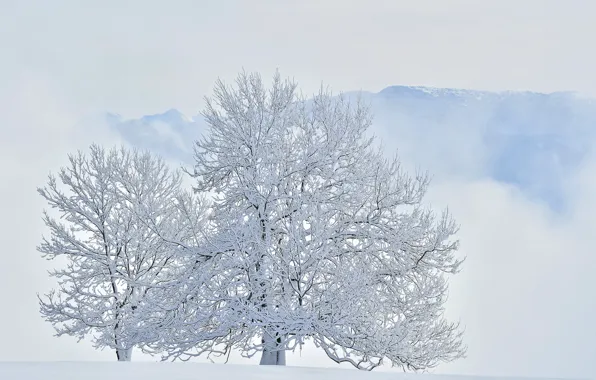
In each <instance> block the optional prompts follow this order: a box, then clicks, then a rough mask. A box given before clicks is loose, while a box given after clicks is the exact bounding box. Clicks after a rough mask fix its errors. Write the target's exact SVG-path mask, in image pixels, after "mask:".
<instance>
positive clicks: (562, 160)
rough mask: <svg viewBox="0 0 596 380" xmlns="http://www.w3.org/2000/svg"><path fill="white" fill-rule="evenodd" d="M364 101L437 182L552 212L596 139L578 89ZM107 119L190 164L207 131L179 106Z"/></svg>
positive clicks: (387, 96) (434, 92)
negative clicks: (496, 188)
mask: <svg viewBox="0 0 596 380" xmlns="http://www.w3.org/2000/svg"><path fill="white" fill-rule="evenodd" d="M356 94H357V93H355V92H350V93H346V96H348V97H352V96H354V95H356ZM361 96H362V99H363V100H364V101H365V102H367V103H369V104H370V105H371V108H372V112H373V113H374V116H375V119H374V120H375V122H374V126H373V131H374V132H375V133H376V134H377V135H379V137H381V140H382V141H383V143H384V144H385V145H389V148H392V149H394V148H397V149H399V151H400V155H401V156H402V157H404V158H405V159H406V160H408V161H410V162H413V163H416V164H417V165H419V166H421V167H422V168H426V169H428V170H429V171H430V172H431V173H433V174H435V175H437V176H438V177H450V176H466V177H469V176H472V177H482V176H487V177H490V178H492V179H494V180H496V181H499V182H504V183H507V184H510V185H512V186H516V187H517V188H519V189H520V190H521V191H522V192H523V193H524V194H525V195H526V196H528V197H531V198H535V199H537V200H538V201H542V202H546V203H547V204H548V205H549V206H550V207H551V208H552V209H554V210H564V208H565V203H566V202H565V189H564V181H565V178H566V177H567V176H568V175H570V174H571V173H573V171H574V170H576V169H577V168H578V167H579V165H580V164H581V162H582V160H583V159H584V157H585V156H586V154H587V153H588V152H589V151H590V149H591V146H592V145H593V144H594V142H596V128H595V126H596V103H595V102H594V100H592V99H586V98H582V97H580V96H578V95H577V94H575V93H573V92H554V93H550V94H544V93H537V92H528V91H523V92H519V91H506V92H490V91H477V90H463V89H451V88H433V87H424V86H390V87H387V88H385V89H383V90H381V91H380V92H378V93H370V92H362V93H361ZM107 120H108V123H109V125H110V126H111V128H113V129H114V130H116V131H117V132H118V133H119V134H120V135H121V136H122V137H123V138H124V139H125V140H126V141H128V142H129V143H131V144H132V145H135V146H139V147H142V148H148V149H151V150H154V151H156V152H158V153H160V154H162V155H164V156H166V157H168V158H170V159H174V160H177V161H180V162H186V163H191V151H192V144H193V142H194V141H195V140H196V139H197V138H198V137H199V136H200V134H201V131H202V130H203V129H204V121H203V120H202V118H201V117H200V116H198V117H193V118H188V117H186V116H184V115H182V114H181V113H180V112H178V111H177V110H175V109H170V110H168V111H166V112H164V113H162V114H154V115H147V116H144V117H141V118H139V119H131V120H125V119H123V118H122V117H120V116H118V115H113V114H108V115H107Z"/></svg>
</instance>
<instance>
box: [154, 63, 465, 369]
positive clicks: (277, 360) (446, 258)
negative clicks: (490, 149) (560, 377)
mask: <svg viewBox="0 0 596 380" xmlns="http://www.w3.org/2000/svg"><path fill="white" fill-rule="evenodd" d="M203 115H204V117H205V119H206V122H207V124H208V127H209V128H208V130H207V131H206V135H204V136H203V138H202V139H200V140H199V141H198V142H197V143H196V147H195V158H196V166H195V168H194V172H193V173H192V174H193V176H194V177H195V178H196V190H197V191H198V192H201V193H203V194H211V195H212V198H211V203H210V208H211V210H210V217H209V222H208V224H207V225H206V226H205V229H204V232H205V236H204V240H203V241H202V242H201V244H200V245H199V246H197V247H196V250H195V255H196V262H200V263H202V264H200V265H198V266H196V268H197V270H195V271H191V272H189V273H192V275H190V276H189V277H188V279H187V281H186V282H185V283H184V284H183V285H182V283H179V284H178V285H177V287H173V288H171V289H170V296H168V297H165V296H163V295H162V296H159V299H157V300H156V303H158V302H159V301H160V300H166V301H167V302H165V303H164V302H162V304H161V306H160V307H159V308H158V309H157V310H159V312H160V313H163V311H164V310H169V312H168V313H166V314H167V315H168V317H167V318H161V319H159V318H158V319H157V320H158V322H156V323H158V325H159V327H160V331H161V332H162V333H163V334H162V335H161V339H160V340H159V341H158V342H153V344H152V345H150V346H151V347H152V349H157V350H159V349H162V350H165V351H166V356H165V357H166V358H169V357H174V358H181V359H187V358H189V357H192V356H196V355H201V354H214V353H215V354H226V353H228V352H229V350H231V349H239V350H241V351H242V353H243V355H245V356H248V357H250V356H253V355H255V354H256V353H259V352H260V353H261V364H268V365H284V364H285V352H286V351H287V350H292V349H294V348H296V347H297V346H299V345H302V344H303V343H304V342H305V341H308V340H310V341H312V342H314V344H315V345H316V346H317V347H319V348H320V349H322V350H323V351H324V352H325V354H326V355H327V356H328V357H329V358H331V359H332V360H334V361H336V362H349V363H351V364H352V365H354V366H355V367H357V368H359V369H364V370H370V369H373V368H375V367H377V366H379V365H381V364H382V363H383V361H388V362H389V363H390V364H391V365H394V366H401V367H402V368H407V369H414V370H416V369H426V368H429V367H433V366H436V365H437V364H438V363H440V362H443V361H450V360H454V359H457V358H460V357H462V356H463V355H464V351H465V349H464V346H463V345H462V340H461V331H460V330H459V327H458V324H457V323H451V322H449V321H447V320H446V319H445V317H444V315H443V312H444V303H445V301H446V297H447V276H448V275H450V274H454V273H456V272H458V269H459V267H460V264H461V261H462V260H461V259H458V258H457V257H456V250H457V241H455V240H453V235H454V233H455V232H456V225H455V224H454V222H453V220H452V219H451V217H450V215H448V213H447V212H445V213H443V214H442V215H440V216H436V215H434V214H433V213H432V212H431V211H429V210H428V209H427V208H425V207H424V206H423V205H422V198H423V195H424V194H425V191H426V189H427V185H428V177H427V176H426V175H424V174H416V175H413V176H410V175H408V174H407V173H405V172H404V171H403V170H402V168H401V167H400V163H399V161H398V159H397V158H392V159H387V158H385V155H384V153H383V151H382V149H381V148H379V147H377V146H376V144H375V140H374V138H371V137H370V136H368V134H367V130H368V128H369V126H370V125H371V115H370V114H369V111H368V109H367V107H365V106H364V105H362V104H361V103H360V102H356V103H351V102H349V101H347V100H346V99H345V98H344V97H342V96H339V97H335V96H333V95H332V94H331V93H328V92H326V91H324V90H321V92H320V93H319V94H317V95H316V96H315V97H314V98H312V99H305V98H302V97H300V96H299V95H298V94H297V86H296V84H295V83H293V82H292V81H289V80H282V79H281V78H280V76H279V74H276V76H275V77H274V80H273V84H272V86H271V87H270V88H266V86H265V85H264V84H263V83H262V80H261V78H260V76H259V75H257V74H247V73H242V74H240V75H239V77H238V78H237V81H236V86H228V85H226V84H224V83H223V82H221V81H219V82H218V83H217V84H216V87H215V92H214V96H213V97H212V98H208V99H207V106H206V109H205V111H204V112H203ZM164 291H166V292H167V290H164ZM161 315H165V314H161Z"/></svg>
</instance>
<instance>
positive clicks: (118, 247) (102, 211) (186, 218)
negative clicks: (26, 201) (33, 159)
mask: <svg viewBox="0 0 596 380" xmlns="http://www.w3.org/2000/svg"><path fill="white" fill-rule="evenodd" d="M180 179H181V178H180V173H179V172H178V171H171V170H170V169H169V168H168V167H167V166H166V164H165V162H164V161H163V160H162V159H161V158H158V157H154V156H152V155H151V154H150V153H148V152H139V151H136V150H134V151H129V150H127V149H125V148H121V149H112V150H110V151H108V152H106V151H105V150H104V149H103V148H101V147H99V146H97V145H92V146H91V148H90V153H89V154H88V155H86V154H84V153H82V152H78V153H77V154H76V155H70V156H69V166H68V167H65V168H62V169H61V170H60V172H59V175H58V178H56V177H55V176H53V175H50V177H49V181H48V183H47V185H46V186H45V187H43V188H39V189H38V192H39V193H40V194H41V195H42V196H43V197H44V198H45V199H46V200H47V202H48V204H49V205H50V206H51V208H53V209H55V210H56V211H57V212H58V214H57V215H60V217H59V219H57V218H53V217H51V216H50V215H49V213H48V212H46V211H44V216H43V220H44V222H45V224H46V226H47V227H48V228H49V230H50V238H49V239H48V238H43V241H42V243H41V245H40V246H39V247H38V250H39V251H40V252H41V253H42V254H43V255H44V257H46V258H48V259H54V258H57V257H64V258H65V259H66V263H67V264H66V266H65V267H63V268H60V269H57V270H54V271H52V272H50V274H51V276H53V277H55V278H57V280H58V290H57V291H56V290H52V291H51V292H50V293H49V294H47V295H46V296H45V297H43V298H42V297H39V300H40V307H41V314H42V316H43V317H44V318H45V319H46V320H47V321H48V322H50V323H52V324H53V325H54V327H55V329H56V331H57V335H58V336H60V335H64V334H67V335H72V336H75V337H78V338H79V339H82V338H83V337H85V336H87V335H89V334H91V335H92V336H93V343H94V345H95V347H96V348H105V347H108V348H111V349H114V350H115V351H116V356H117V358H118V360H119V361H129V360H131V353H132V349H133V347H134V346H136V345H138V344H140V343H142V342H143V339H144V337H143V336H142V335H139V334H137V328H136V327H137V326H136V325H137V323H138V320H140V319H142V318H138V316H136V315H135V314H136V313H139V312H142V309H143V308H142V307H141V306H142V302H143V299H144V297H146V296H147V294H148V293H149V292H150V291H151V289H155V288H158V287H160V286H164V285H165V284H167V283H168V282H169V281H173V280H174V279H175V278H176V276H177V274H178V273H179V272H180V271H181V270H183V268H184V266H185V264H184V263H183V260H181V259H180V258H179V257H178V256H179V255H178V254H177V251H178V250H177V249H176V248H177V245H180V244H181V242H182V243H183V242H185V241H190V240H192V239H193V234H194V232H193V231H194V228H195V227H196V226H197V223H198V221H199V220H200V217H199V214H198V213H197V210H199V209H200V208H199V207H198V206H197V204H195V203H194V199H193V198H192V197H191V196H190V195H188V194H184V193H182V192H181V190H180ZM191 206H192V207H191ZM189 209H193V210H194V211H193V212H188V210H189ZM170 242H177V245H175V244H171V243H170Z"/></svg>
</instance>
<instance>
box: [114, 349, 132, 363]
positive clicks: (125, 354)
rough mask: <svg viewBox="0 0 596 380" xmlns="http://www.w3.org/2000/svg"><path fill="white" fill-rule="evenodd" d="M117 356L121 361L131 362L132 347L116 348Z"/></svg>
mask: <svg viewBox="0 0 596 380" xmlns="http://www.w3.org/2000/svg"><path fill="white" fill-rule="evenodd" d="M116 357H117V358H118V361H119V362H129V361H130V360H131V357H132V347H131V348H127V349H125V350H116Z"/></svg>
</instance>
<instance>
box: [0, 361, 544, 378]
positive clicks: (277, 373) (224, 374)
mask: <svg viewBox="0 0 596 380" xmlns="http://www.w3.org/2000/svg"><path fill="white" fill-rule="evenodd" d="M0 379H1V380H13V379H14V380H17V379H18V380H38V379H39V380H42V379H43V380H71V379H72V380H79V379H80V380H83V379H84V380H106V379H109V380H120V379H122V380H124V379H126V380H158V379H159V380H163V379H167V380H191V379H192V380H210V379H216V380H224V379H242V380H257V379H259V380H268V379H277V380H280V379H283V380H303V379H309V380H311V379H312V380H359V379H370V380H389V379H395V380H496V379H507V380H518V379H521V378H511V377H502V378H500V377H474V376H455V375H423V374H411V373H396V372H375V371H373V372H364V371H357V370H351V369H331V368H308V367H280V366H258V365H233V364H202V363H135V362H99V363H98V362H54V363H52V362H46V363H43V362H13V363H0ZM545 380H546V379H545Z"/></svg>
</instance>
